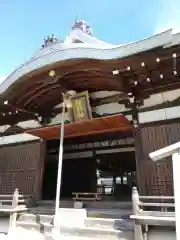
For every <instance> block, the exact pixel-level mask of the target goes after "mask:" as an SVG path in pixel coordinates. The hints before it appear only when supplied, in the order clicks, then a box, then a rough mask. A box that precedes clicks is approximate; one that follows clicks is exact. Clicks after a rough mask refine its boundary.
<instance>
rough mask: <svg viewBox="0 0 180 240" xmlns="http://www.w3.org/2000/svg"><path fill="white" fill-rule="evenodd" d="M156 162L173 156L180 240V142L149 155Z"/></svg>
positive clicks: (176, 212) (177, 229)
mask: <svg viewBox="0 0 180 240" xmlns="http://www.w3.org/2000/svg"><path fill="white" fill-rule="evenodd" d="M149 156H150V158H151V159H152V160H153V161H154V162H159V161H164V160H166V159H167V157H169V156H171V157H172V158H171V159H172V166H173V183H174V203H175V219H176V239H177V240H180V194H179V184H180V173H179V170H180V142H177V143H175V144H172V145H170V146H167V147H165V148H162V149H160V150H158V151H155V152H153V153H150V154H149Z"/></svg>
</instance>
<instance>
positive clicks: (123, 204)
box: [36, 200, 132, 209]
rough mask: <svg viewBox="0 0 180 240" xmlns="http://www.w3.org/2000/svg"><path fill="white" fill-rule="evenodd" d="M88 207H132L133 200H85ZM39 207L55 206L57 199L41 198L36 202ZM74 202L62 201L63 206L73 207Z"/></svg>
mask: <svg viewBox="0 0 180 240" xmlns="http://www.w3.org/2000/svg"><path fill="white" fill-rule="evenodd" d="M83 202H84V206H85V207H86V208H95V209H96V208H97V209H101V208H102V209H132V202H128V201H126V202H123V201H83ZM36 205H37V206H38V207H46V206H47V207H54V206H55V201H48V200H40V201H38V202H37V203H36ZM73 206H74V202H73V201H71V200H67V201H65V200H62V201H60V207H61V208H73Z"/></svg>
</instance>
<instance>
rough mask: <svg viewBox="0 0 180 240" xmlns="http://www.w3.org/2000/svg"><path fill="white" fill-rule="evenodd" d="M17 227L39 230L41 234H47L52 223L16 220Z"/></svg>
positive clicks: (50, 229) (50, 230)
mask: <svg viewBox="0 0 180 240" xmlns="http://www.w3.org/2000/svg"><path fill="white" fill-rule="evenodd" d="M16 226H17V228H22V229H25V230H27V231H33V232H39V233H42V234H49V233H51V232H52V228H53V225H52V224H49V223H36V222H26V221H17V222H16Z"/></svg>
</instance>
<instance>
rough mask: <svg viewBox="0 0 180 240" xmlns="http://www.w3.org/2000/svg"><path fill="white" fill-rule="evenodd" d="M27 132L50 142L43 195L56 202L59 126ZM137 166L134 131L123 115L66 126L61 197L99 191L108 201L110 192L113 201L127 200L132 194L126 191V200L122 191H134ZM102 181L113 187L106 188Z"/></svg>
mask: <svg viewBox="0 0 180 240" xmlns="http://www.w3.org/2000/svg"><path fill="white" fill-rule="evenodd" d="M28 133H30V134H33V135H36V136H39V137H41V138H44V139H45V138H46V139H47V141H46V142H47V154H46V158H45V163H44V177H43V190H42V193H43V194H42V196H43V198H44V199H49V200H50V199H55V195H56V182H57V167H58V152H59V149H58V148H59V139H58V136H59V126H52V127H46V128H42V129H34V130H31V131H28ZM135 165H136V164H135V155H134V139H133V129H132V125H131V123H130V122H129V121H128V120H127V119H126V118H125V117H124V116H123V115H115V116H109V117H104V118H98V119H93V120H88V121H82V122H77V123H72V124H66V125H65V140H64V154H63V166H62V185H61V197H62V198H68V199H69V198H71V199H72V192H93V193H96V192H97V191H101V193H102V194H103V195H104V198H107V197H108V196H109V192H108V191H109V190H108V189H111V190H110V196H111V198H112V199H125V198H126V197H128V196H129V192H130V191H129V192H128V190H126V192H127V194H126V196H125V197H124V196H122V193H123V191H124V190H123V189H125V188H126V189H131V188H132V184H133V181H134V171H135ZM132 172H133V174H132ZM106 175H107V176H106ZM130 176H131V179H133V180H130ZM103 178H106V180H105V182H106V181H109V182H111V184H109V183H108V186H104V182H103ZM119 179H121V180H122V179H123V180H122V181H120V180H119ZM125 179H128V180H125ZM99 183H100V184H99ZM103 189H104V190H105V191H104V190H103Z"/></svg>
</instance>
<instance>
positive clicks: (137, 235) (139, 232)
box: [132, 187, 143, 240]
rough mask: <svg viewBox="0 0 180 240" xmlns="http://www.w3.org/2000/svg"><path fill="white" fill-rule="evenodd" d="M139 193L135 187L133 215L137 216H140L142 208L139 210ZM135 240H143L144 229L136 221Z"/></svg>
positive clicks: (133, 191) (133, 190) (133, 192)
mask: <svg viewBox="0 0 180 240" xmlns="http://www.w3.org/2000/svg"><path fill="white" fill-rule="evenodd" d="M138 203H139V193H138V190H137V188H136V187H133V189H132V210H133V215H135V216H137V215H139V212H140V208H139V205H138ZM134 240H143V233H142V228H141V225H140V224H137V223H136V220H134Z"/></svg>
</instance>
